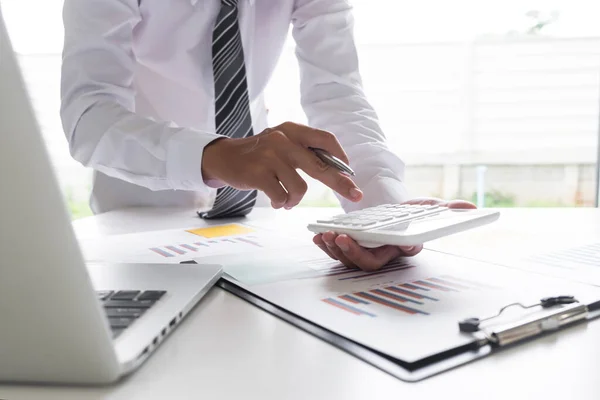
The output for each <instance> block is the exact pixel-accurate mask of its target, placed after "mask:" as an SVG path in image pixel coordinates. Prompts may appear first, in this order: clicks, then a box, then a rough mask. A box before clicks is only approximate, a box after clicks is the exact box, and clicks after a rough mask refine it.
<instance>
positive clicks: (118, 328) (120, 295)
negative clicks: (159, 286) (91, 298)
mask: <svg viewBox="0 0 600 400" xmlns="http://www.w3.org/2000/svg"><path fill="white" fill-rule="evenodd" d="M165 293H167V292H166V291H164V290H146V291H141V290H119V291H114V290H100V291H97V292H96V294H97V295H98V299H99V300H100V301H101V302H102V305H103V306H104V311H105V312H106V316H107V317H108V322H109V324H110V329H111V331H112V334H113V339H116V338H117V337H118V336H119V335H120V334H121V333H123V331H124V330H125V329H127V328H128V327H129V326H130V325H131V324H132V323H133V322H134V321H135V320H136V319H138V318H139V317H141V316H142V314H144V313H145V312H146V311H147V310H148V309H150V307H152V306H153V305H154V304H156V302H157V301H158V300H160V298H161V297H163V296H164V295H165Z"/></svg>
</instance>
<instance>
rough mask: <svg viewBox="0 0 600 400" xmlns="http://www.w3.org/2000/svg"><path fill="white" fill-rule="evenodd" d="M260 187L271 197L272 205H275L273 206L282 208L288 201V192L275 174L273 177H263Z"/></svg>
mask: <svg viewBox="0 0 600 400" xmlns="http://www.w3.org/2000/svg"><path fill="white" fill-rule="evenodd" d="M258 189H260V190H262V191H263V192H265V194H266V195H267V197H269V199H271V205H272V206H273V208H281V207H283V205H284V204H285V203H286V201H287V196H288V194H287V192H286V191H285V189H284V188H283V187H282V186H281V183H279V180H278V179H277V178H276V177H274V176H273V177H271V178H267V179H263V181H262V182H261V185H260V187H258Z"/></svg>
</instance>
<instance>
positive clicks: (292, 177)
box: [276, 162, 308, 209]
mask: <svg viewBox="0 0 600 400" xmlns="http://www.w3.org/2000/svg"><path fill="white" fill-rule="evenodd" d="M276 174H277V179H279V181H280V182H281V184H282V185H283V187H284V188H285V190H286V191H287V200H286V202H285V204H284V207H285V208H286V209H290V208H292V207H295V206H297V205H298V203H300V200H302V198H303V197H304V195H305V194H306V191H307V190H308V185H307V184H306V182H305V181H304V179H302V178H301V177H300V175H298V173H297V172H296V170H295V169H294V168H292V167H290V166H289V165H287V164H285V163H284V162H281V164H280V165H278V166H277V167H276Z"/></svg>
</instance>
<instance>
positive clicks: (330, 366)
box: [0, 209, 600, 400]
mask: <svg viewBox="0 0 600 400" xmlns="http://www.w3.org/2000/svg"><path fill="white" fill-rule="evenodd" d="M330 212H331V209H329V210H315V209H304V210H294V211H291V212H284V211H282V212H277V213H276V214H275V215H274V217H273V218H275V221H277V222H278V221H283V220H288V219H294V220H295V221H297V222H298V224H300V225H303V224H304V223H305V222H306V221H308V220H312V219H314V218H315V217H316V216H317V213H325V214H327V213H330ZM253 214H254V215H253V217H252V218H257V217H259V218H261V217H264V216H265V215H270V214H269V213H268V212H267V211H266V210H258V212H256V213H253ZM548 221H553V223H552V224H551V225H552V226H554V222H559V223H560V222H569V224H570V226H571V227H572V229H573V231H575V229H576V228H575V224H574V223H573V221H575V222H577V221H578V222H577V224H576V225H579V226H581V227H583V228H581V229H584V230H586V231H587V232H589V233H590V235H592V234H593V235H596V234H598V233H599V232H600V228H599V227H600V210H595V209H587V210H506V211H504V215H503V218H501V219H500V220H499V221H498V222H497V223H496V225H495V226H494V228H493V229H498V230H502V229H509V228H510V229H514V226H515V224H519V225H521V226H522V227H523V229H524V230H529V231H532V230H535V229H537V228H530V227H531V226H534V227H535V226H539V227H540V229H546V230H547V229H548V225H549V224H548ZM194 223H197V219H196V217H195V216H194V213H193V211H189V210H188V211H182V210H128V211H120V212H113V213H107V214H104V215H100V216H96V217H91V218H87V219H84V220H80V221H77V222H76V223H75V227H76V230H77V232H78V234H79V235H80V237H93V236H94V235H99V234H111V233H112V234H114V233H125V232H140V231H146V230H153V229H166V228H177V227H184V226H185V227H187V226H191V225H194ZM465 235H466V236H464V239H463V240H467V239H468V236H467V234H465ZM453 240H456V238H454V239H453ZM461 241H462V240H461ZM599 374H600V322H599V321H596V322H595V323H591V324H589V325H588V326H580V327H576V328H574V329H571V330H568V331H566V332H563V333H562V334H561V335H560V336H550V337H547V338H544V339H542V340H537V341H535V342H533V343H531V344H528V345H526V346H521V347H520V348H518V349H512V350H508V351H505V352H504V353H500V354H497V355H495V356H493V357H489V358H487V359H484V360H480V361H477V362H474V363H472V364H469V365H466V366H462V367H460V368H458V369H456V370H453V371H450V372H446V373H444V374H441V375H439V376H436V377H433V378H429V379H427V380H425V381H423V382H419V383H405V382H402V381H399V380H397V379H395V378H393V377H391V376H389V375H387V374H386V373H384V372H381V371H379V370H378V369H376V368H374V367H372V366H370V365H368V364H366V363H364V362H362V361H360V360H358V359H356V358H354V357H352V356H350V355H348V354H346V353H344V352H343V351H341V350H338V349H337V348H335V347H333V346H330V345H328V344H326V343H324V342H322V341H321V340H319V339H317V338H315V337H313V336H311V335H309V334H307V333H305V332H303V331H301V330H299V329H297V328H295V327H293V326H291V325H289V324H287V323H285V322H283V321H281V320H279V319H277V318H276V317H273V316H271V315H269V314H267V313H266V312H263V311H261V310H260V309H258V308H256V307H254V306H252V305H250V304H248V303H246V302H244V301H243V300H240V299H238V298H237V297H235V296H233V295H231V294H229V293H227V292H225V291H223V290H221V289H219V288H215V289H213V290H212V291H211V293H209V295H208V296H207V297H206V298H205V299H204V300H203V301H202V302H201V303H200V304H199V305H198V307H197V308H196V309H195V310H194V311H193V312H192V313H191V314H190V315H189V317H188V318H187V319H186V321H184V323H183V324H182V325H180V326H179V328H178V329H176V330H175V332H174V333H173V335H172V336H171V337H170V338H169V339H168V340H167V341H166V342H165V343H164V344H163V345H162V346H161V347H160V348H159V349H158V351H157V352H156V353H155V354H154V355H153V356H152V357H150V359H149V360H148V362H147V363H146V364H145V365H144V366H143V367H142V368H141V369H140V370H139V371H137V372H136V373H135V374H134V375H133V376H131V377H130V378H129V379H127V380H125V381H124V382H121V383H120V384H118V385H116V386H113V387H106V388H91V389H89V388H64V387H41V386H38V387H27V386H0V398H1V399H6V400H20V399H44V400H54V399H56V400H70V399H77V400H86V399H110V400H118V399H124V400H125V399H126V400H137V399H139V400H153V399H156V400H159V399H160V400H164V399H188V398H193V399H211V400H212V399H237V398H239V399H244V400H246V399H265V400H270V399H273V400H275V399H277V400H279V399H302V400H309V399H310V400H313V399H382V398H388V399H390V398H398V399H458V398H460V399H486V400H487V399H559V398H560V399H578V400H583V399H594V400H597V399H599V398H600V379H598V376H599Z"/></svg>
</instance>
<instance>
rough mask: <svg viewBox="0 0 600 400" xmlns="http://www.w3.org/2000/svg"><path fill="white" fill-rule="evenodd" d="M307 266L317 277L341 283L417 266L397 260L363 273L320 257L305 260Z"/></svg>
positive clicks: (404, 260) (406, 260)
mask: <svg viewBox="0 0 600 400" xmlns="http://www.w3.org/2000/svg"><path fill="white" fill-rule="evenodd" d="M303 262H304V263H305V264H306V265H309V266H310V268H312V269H313V270H314V271H315V272H316V274H315V276H319V277H323V276H327V277H329V276H330V277H337V279H338V280H339V281H349V280H350V281H355V280H360V279H361V278H370V277H373V276H377V275H385V274H387V273H390V272H394V271H400V270H403V269H408V268H414V267H415V265H414V264H413V263H411V262H410V261H409V260H408V259H397V260H395V261H392V262H390V263H388V264H386V265H385V266H384V267H382V268H381V269H379V270H378V271H375V272H367V271H362V270H359V269H356V268H348V267H346V266H345V265H343V264H341V263H340V262H339V261H336V260H331V259H328V258H324V257H322V256H321V255H319V257H318V258H315V259H310V260H308V259H307V260H303Z"/></svg>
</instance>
